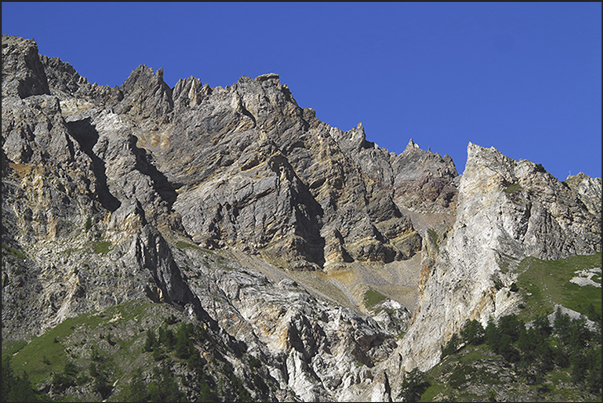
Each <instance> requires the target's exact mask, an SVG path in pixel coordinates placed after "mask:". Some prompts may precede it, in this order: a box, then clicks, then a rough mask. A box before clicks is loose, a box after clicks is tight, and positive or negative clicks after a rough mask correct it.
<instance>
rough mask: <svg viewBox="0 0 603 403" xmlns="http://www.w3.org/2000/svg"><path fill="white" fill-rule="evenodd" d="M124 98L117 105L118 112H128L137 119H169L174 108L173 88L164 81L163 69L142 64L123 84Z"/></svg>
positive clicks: (121, 88)
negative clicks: (156, 69) (155, 71)
mask: <svg viewBox="0 0 603 403" xmlns="http://www.w3.org/2000/svg"><path fill="white" fill-rule="evenodd" d="M120 90H121V91H122V92H123V94H124V99H123V100H122V101H121V102H120V103H119V104H118V105H117V106H116V112H117V113H118V114H121V113H127V114H128V115H129V116H130V117H132V118H133V119H136V120H144V119H149V118H152V119H159V120H165V119H167V115H168V113H170V112H171V111H172V110H173V108H174V101H173V99H172V89H171V88H170V87H169V86H168V85H167V84H166V83H165V82H164V81H163V69H159V70H158V71H157V73H153V69H151V68H150V67H147V66H145V65H140V66H138V67H137V68H136V69H134V71H132V73H130V76H129V77H128V78H127V79H126V81H125V82H124V83H123V84H122V85H121V87H120Z"/></svg>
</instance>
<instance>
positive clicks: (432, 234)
mask: <svg viewBox="0 0 603 403" xmlns="http://www.w3.org/2000/svg"><path fill="white" fill-rule="evenodd" d="M427 234H428V235H429V239H430V240H431V242H432V243H433V244H434V245H435V247H436V250H437V251H438V252H439V251H440V246H439V245H438V233H437V232H436V231H435V230H434V229H433V228H429V229H428V230H427Z"/></svg>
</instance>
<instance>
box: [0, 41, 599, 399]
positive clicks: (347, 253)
mask: <svg viewBox="0 0 603 403" xmlns="http://www.w3.org/2000/svg"><path fill="white" fill-rule="evenodd" d="M2 90H3V97H2V192H3V193H2V196H3V197H2V220H3V222H2V225H3V229H4V231H3V233H2V241H3V257H7V259H6V264H4V265H3V273H2V284H3V301H2V303H3V310H2V320H3V326H4V328H3V340H4V338H5V335H6V337H7V338H9V339H11V338H12V339H20V338H22V339H24V340H30V339H31V338H32V337H34V336H35V335H38V334H41V333H43V332H44V331H45V330H46V329H47V328H50V327H53V326H56V325H57V324H59V323H61V322H62V321H63V320H65V319H66V318H69V317H74V316H77V315H81V314H83V313H90V312H93V311H98V310H102V309H105V308H107V307H110V306H114V305H118V304H122V303H125V302H128V301H133V300H145V301H152V302H153V303H157V304H160V303H161V304H165V305H157V306H161V307H164V308H166V309H167V307H168V306H169V307H170V308H169V309H173V310H174V311H177V312H179V315H180V316H181V317H186V318H187V320H190V321H193V322H195V323H196V324H198V325H199V326H201V327H203V328H204V329H209V330H211V332H210V333H211V337H212V338H213V339H212V340H216V341H217V344H216V345H220V346H226V345H228V346H232V345H239V346H245V349H247V350H246V351H247V353H249V354H253V356H254V357H259V358H256V359H260V360H261V362H262V366H261V367H262V371H264V372H262V374H263V375H262V376H263V377H264V378H265V379H266V385H268V386H266V385H264V386H266V388H264V387H258V386H257V385H255V386H254V385H253V384H251V383H249V382H248V383H246V384H245V385H246V386H245V387H246V388H248V389H249V390H250V391H253V392H254V395H253V396H254V397H257V398H258V399H257V400H271V399H272V397H275V396H277V397H278V398H279V399H281V400H296V399H305V400H337V401H344V400H367V399H369V398H373V399H376V400H391V399H392V397H393V398H395V396H396V395H395V393H394V391H396V390H397V389H399V385H400V384H401V378H402V377H403V376H404V371H403V369H411V368H412V367H414V366H418V367H419V368H420V369H422V370H423V369H425V368H429V367H431V366H433V365H435V363H437V361H438V359H439V351H440V346H441V345H442V343H444V342H446V341H447V340H448V338H449V337H450V336H451V335H452V334H453V333H454V332H456V331H458V329H459V327H460V326H461V324H462V323H464V321H465V320H466V319H467V318H476V319H479V320H481V321H482V322H483V321H484V320H485V319H486V318H487V317H489V316H493V317H498V316H500V315H502V314H505V313H507V312H512V311H513V310H514V309H516V306H517V304H516V303H517V301H516V300H515V299H514V298H513V296H512V294H509V293H508V292H507V291H508V288H509V286H510V284H511V283H512V282H513V281H514V277H513V273H512V272H509V271H503V270H501V265H502V264H503V263H506V264H513V262H516V261H517V260H519V259H521V258H522V257H524V256H536V257H541V258H545V259H550V258H558V257H563V256H569V255H572V254H588V253H593V252H596V251H600V248H601V246H600V232H599V226H600V223H601V179H600V178H588V177H586V176H585V175H580V174H579V175H576V176H574V177H568V179H567V180H566V181H565V182H559V181H558V180H557V179H556V178H554V177H553V176H552V175H550V174H548V173H547V172H546V171H545V170H544V168H543V167H541V166H539V165H537V164H534V163H532V162H530V161H525V160H519V161H515V160H513V159H511V158H507V157H505V156H504V155H502V154H501V153H499V152H498V151H497V150H496V149H494V148H490V149H488V148H483V147H479V146H477V145H474V144H469V146H468V150H467V151H468V160H467V166H466V168H465V171H464V173H463V175H458V173H457V171H456V167H455V165H454V163H453V161H452V159H451V158H450V157H449V156H448V155H444V157H442V156H440V154H438V153H433V152H431V149H428V150H427V151H425V150H422V149H421V148H420V147H419V146H418V145H417V144H416V143H414V141H413V140H412V139H411V140H410V141H409V143H408V145H407V147H406V149H405V150H404V151H403V152H402V153H401V154H399V155H398V154H396V153H393V152H389V151H388V150H386V149H384V148H381V147H379V146H378V145H376V144H375V143H373V142H371V141H369V140H367V133H366V132H365V128H364V127H363V125H362V124H361V123H359V124H358V125H357V126H356V127H354V128H351V129H350V130H347V131H344V130H341V129H339V128H335V127H331V126H330V125H328V124H326V123H324V122H321V121H320V120H319V119H317V118H316V115H315V112H314V110H313V109H311V108H305V109H302V108H300V107H299V105H297V103H296V102H295V100H294V98H293V96H292V94H291V92H290V91H289V89H288V88H287V86H286V85H283V84H282V83H281V81H280V78H279V76H278V75H276V74H273V73H270V74H265V75H261V76H258V77H256V78H255V79H252V78H250V77H246V76H243V77H241V78H240V79H239V80H238V81H237V82H236V83H234V84H233V85H231V86H228V87H225V88H222V87H215V88H211V87H209V85H208V84H203V83H202V82H201V80H200V79H198V78H195V77H189V78H187V79H182V80H179V81H178V82H177V83H176V85H175V87H174V88H173V89H171V88H169V86H167V84H166V83H165V82H164V81H163V77H162V70H161V69H159V70H158V71H157V72H153V69H151V68H149V67H147V66H144V65H141V66H139V67H138V68H136V69H135V70H134V71H133V72H132V73H131V74H130V76H129V77H128V79H127V80H126V81H125V82H124V83H123V84H122V85H121V86H120V87H114V88H109V87H104V86H99V85H96V84H90V83H89V82H88V80H87V79H86V78H84V77H81V76H80V75H79V74H78V73H77V71H76V70H75V69H74V68H73V67H72V66H71V65H69V64H68V63H65V62H62V61H61V60H60V59H58V58H48V57H45V56H40V55H38V54H37V47H36V46H35V43H34V42H33V41H28V40H24V39H21V38H16V37H7V36H3V83H2ZM4 245H7V247H6V248H4ZM509 262H511V263H509ZM3 263H4V260H3ZM497 286H498V288H497ZM508 294H509V295H510V296H509V295H508ZM375 301H377V302H375ZM411 315H412V318H413V319H412V324H411V323H410V322H409V318H410V317H411ZM138 329H142V327H140V328H138ZM403 330H408V332H407V333H406V335H405V336H404V338H403V339H402V341H401V342H396V338H397V337H398V336H399V334H400V332H402V331H403ZM130 333H132V332H130ZM133 333H136V332H133ZM197 347H199V348H201V347H202V346H197ZM245 349H243V348H241V349H239V348H236V349H233V348H230V349H227V348H225V347H224V349H222V350H221V351H223V353H224V355H225V356H226V357H223V356H222V355H220V354H222V353H218V352H216V351H214V350H213V349H203V348H202V351H203V354H204V357H205V358H204V359H206V358H207V363H210V362H216V361H220V362H229V363H231V364H229V365H232V367H233V368H234V370H233V371H234V372H236V373H238V374H249V373H251V372H252V368H251V367H250V365H251V364H249V365H247V362H246V361H244V360H243V358H242V357H244V356H243V355H242V354H243V353H242V351H243V350H245ZM243 352H244V351H243ZM248 359H249V358H246V360H248ZM249 362H252V361H249ZM228 368H230V367H228ZM183 371H184V369H183ZM229 371H230V370H229ZM233 371H231V372H233ZM218 372H219V371H218ZM207 375H208V376H214V375H215V373H212V372H211V371H210V372H207ZM244 378H245V377H244ZM244 378H242V379H244ZM216 379H217V378H216ZM254 379H255V378H254ZM254 382H257V381H254ZM215 383H216V384H217V381H216V382H215ZM181 386H182V387H183V388H185V389H186V388H188V387H186V386H185V385H181ZM189 389H190V388H189ZM189 389H187V390H189ZM260 389H262V390H260ZM267 390H268V392H267ZM189 392H190V393H193V392H191V391H190V390H189ZM191 396H193V397H197V396H198V395H195V394H194V393H193V394H192V395H191ZM267 396H268V397H270V398H267ZM192 400H194V399H192Z"/></svg>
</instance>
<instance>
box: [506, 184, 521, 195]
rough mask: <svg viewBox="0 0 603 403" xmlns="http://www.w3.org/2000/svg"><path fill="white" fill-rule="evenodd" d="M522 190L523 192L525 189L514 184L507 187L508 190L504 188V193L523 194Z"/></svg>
mask: <svg viewBox="0 0 603 403" xmlns="http://www.w3.org/2000/svg"><path fill="white" fill-rule="evenodd" d="M522 190H523V188H522V187H521V185H520V184H519V183H512V184H510V185H509V186H507V187H506V188H504V189H503V192H506V193H517V192H521V191H522Z"/></svg>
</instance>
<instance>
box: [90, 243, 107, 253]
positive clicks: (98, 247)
mask: <svg viewBox="0 0 603 403" xmlns="http://www.w3.org/2000/svg"><path fill="white" fill-rule="evenodd" d="M111 246H112V245H111V242H110V241H96V242H94V243H93V244H92V248H93V249H94V252H95V253H102V254H105V253H107V252H109V251H110V250H111Z"/></svg>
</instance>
